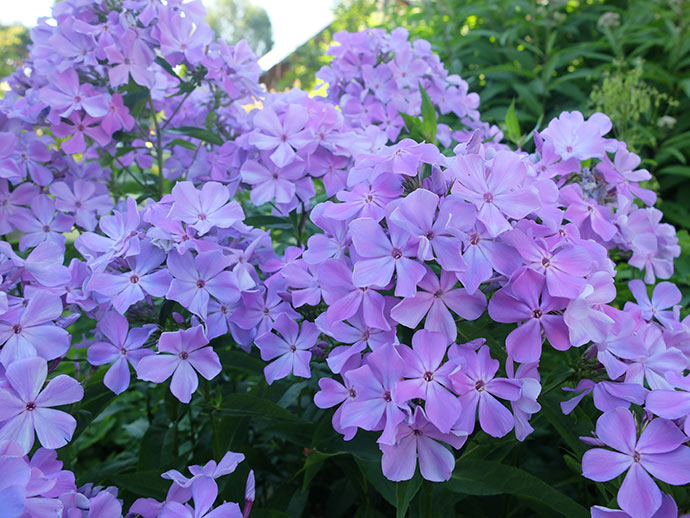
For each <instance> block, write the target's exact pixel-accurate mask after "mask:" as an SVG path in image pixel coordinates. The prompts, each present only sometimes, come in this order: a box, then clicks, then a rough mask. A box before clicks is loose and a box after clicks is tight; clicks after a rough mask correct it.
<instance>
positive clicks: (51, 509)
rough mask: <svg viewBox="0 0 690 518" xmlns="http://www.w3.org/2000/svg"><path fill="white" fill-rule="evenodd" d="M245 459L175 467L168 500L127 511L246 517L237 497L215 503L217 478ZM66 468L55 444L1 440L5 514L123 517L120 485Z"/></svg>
mask: <svg viewBox="0 0 690 518" xmlns="http://www.w3.org/2000/svg"><path fill="white" fill-rule="evenodd" d="M243 460H244V455H242V454H240V453H233V452H228V453H226V454H225V456H224V457H223V458H222V459H221V461H220V462H218V463H216V462H215V461H209V462H208V463H206V464H205V465H204V466H189V471H190V472H191V473H192V476H191V477H190V478H187V477H185V476H183V475H182V474H181V473H179V472H178V471H174V470H172V471H168V472H166V473H163V475H162V477H163V478H165V479H168V480H171V481H172V484H171V486H170V489H169V491H168V495H167V497H166V499H165V501H164V502H158V501H156V500H153V499H151V498H141V499H139V500H137V501H136V502H134V503H133V504H132V506H131V508H130V510H129V512H128V513H126V514H127V516H130V515H132V516H142V517H143V518H166V517H173V516H175V517H182V516H195V517H199V518H201V517H206V518H209V517H210V518H241V517H242V516H243V514H242V512H241V511H240V507H239V506H238V505H237V504H236V503H232V502H223V503H221V504H220V505H218V506H215V507H214V504H215V502H216V498H217V496H218V485H217V484H216V482H215V479H217V478H219V477H222V476H223V475H227V474H229V473H232V472H233V471H234V470H235V468H236V467H237V464H239V463H240V462H242V461H243ZM62 468H63V463H62V462H61V461H59V460H58V459H57V454H56V452H55V450H52V449H45V448H39V449H37V450H36V451H35V452H34V453H33V455H31V457H29V456H28V455H26V454H25V453H24V448H23V447H22V446H21V445H20V444H18V443H16V442H14V441H12V440H2V441H0V469H2V473H3V477H2V478H1V479H0V502H2V506H3V507H2V511H3V513H4V515H5V516H11V517H19V516H21V517H23V518H45V517H46V516H69V517H74V518H122V516H123V509H122V501H121V500H120V499H118V491H117V488H116V487H100V486H94V485H93V484H86V485H84V486H82V487H79V488H77V486H76V485H75V480H74V473H72V472H71V471H68V470H65V469H62ZM253 477H254V476H253V472H251V471H250V475H249V479H248V481H247V492H246V496H245V503H244V508H245V516H248V512H249V509H251V505H252V503H253V501H254V490H253V488H254V478H253ZM190 501H191V502H192V503H193V506H192V505H191V504H190ZM212 508H213V509H212Z"/></svg>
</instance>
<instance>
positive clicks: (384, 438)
mask: <svg viewBox="0 0 690 518" xmlns="http://www.w3.org/2000/svg"><path fill="white" fill-rule="evenodd" d="M402 347H406V346H402ZM403 371H404V365H403V360H402V358H401V357H400V355H399V354H398V353H397V351H396V349H395V346H393V345H385V346H383V347H381V348H379V349H377V350H376V351H374V352H372V353H371V354H369V355H367V357H366V364H365V365H363V366H362V367H359V368H357V369H350V370H348V371H347V372H345V374H344V375H343V377H345V378H346V379H347V380H348V381H349V382H350V384H351V385H352V386H353V387H354V389H355V391H356V392H357V397H356V398H355V399H354V400H353V401H352V403H351V404H349V405H348V406H346V407H344V408H343V411H342V414H341V420H340V422H341V424H342V426H344V427H346V428H347V427H350V426H357V427H359V428H362V429H363V430H383V432H382V433H381V436H380V437H379V439H378V442H379V443H380V444H387V445H391V446H392V445H393V444H395V432H396V429H397V426H398V425H399V424H400V423H401V422H402V421H403V420H404V419H405V417H406V415H407V414H406V413H405V412H403V410H401V408H400V406H399V405H398V403H397V402H396V401H394V400H393V396H392V392H393V388H394V386H395V384H396V383H397V382H398V381H400V379H401V378H402V376H403ZM403 408H407V406H406V405H403Z"/></svg>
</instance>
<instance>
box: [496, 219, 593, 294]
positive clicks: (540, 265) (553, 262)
mask: <svg viewBox="0 0 690 518" xmlns="http://www.w3.org/2000/svg"><path fill="white" fill-rule="evenodd" d="M509 239H510V241H511V243H512V244H513V246H514V247H515V248H516V249H517V251H518V252H519V253H520V255H521V256H522V258H523V259H524V261H525V262H526V263H527V265H528V266H529V267H530V268H532V269H533V270H534V271H536V272H538V273H541V274H543V275H544V276H545V277H546V286H547V287H548V290H549V294H550V295H552V296H554V297H567V298H575V297H577V296H578V295H579V294H580V293H581V292H582V290H583V288H584V287H585V285H586V284H587V281H586V280H585V278H584V277H585V276H586V275H588V274H589V273H590V272H591V270H592V261H591V258H590V254H589V253H588V250H587V249H586V248H583V247H579V246H575V245H571V244H568V243H564V242H559V243H557V244H555V245H554V246H549V245H548V244H547V243H546V241H545V240H544V239H543V238H541V237H536V236H533V235H531V234H528V233H526V232H524V231H523V230H522V229H515V230H513V231H511V233H510V235H509Z"/></svg>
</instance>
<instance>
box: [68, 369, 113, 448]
mask: <svg viewBox="0 0 690 518" xmlns="http://www.w3.org/2000/svg"><path fill="white" fill-rule="evenodd" d="M106 370H107V369H99V370H98V371H96V373H95V374H94V375H93V376H92V377H91V378H90V379H89V381H88V383H87V384H86V386H85V387H84V398H83V399H82V400H81V401H80V402H79V403H75V404H74V405H72V408H71V410H70V414H72V415H73V416H74V417H75V418H76V419H77V428H76V430H75V431H74V435H73V436H72V441H74V440H76V438H77V437H79V435H81V433H82V432H83V431H84V430H85V429H86V427H87V426H88V425H89V424H91V422H92V421H93V420H94V419H96V418H97V417H98V416H99V415H100V414H101V412H103V410H105V408H106V407H107V406H108V405H109V404H110V403H111V402H112V401H113V399H115V394H114V393H113V391H112V390H110V389H109V388H107V387H106V386H105V385H104V384H103V376H105V372H106Z"/></svg>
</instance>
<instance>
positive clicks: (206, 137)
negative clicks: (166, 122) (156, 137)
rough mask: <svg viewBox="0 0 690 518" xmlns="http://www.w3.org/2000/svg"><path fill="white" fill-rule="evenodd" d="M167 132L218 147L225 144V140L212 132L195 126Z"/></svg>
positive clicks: (172, 129) (171, 129)
mask: <svg viewBox="0 0 690 518" xmlns="http://www.w3.org/2000/svg"><path fill="white" fill-rule="evenodd" d="M166 131H167V132H168V133H173V134H176V135H184V136H186V137H192V138H196V139H199V140H203V141H204V142H208V143H209V144H215V145H216V146H222V145H223V143H224V140H223V139H222V138H220V136H219V135H216V134H215V133H213V132H212V131H209V130H207V129H204V128H195V127H194V126H179V127H177V128H170V129H168V130H166Z"/></svg>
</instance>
